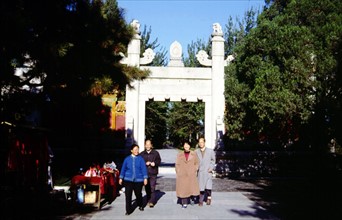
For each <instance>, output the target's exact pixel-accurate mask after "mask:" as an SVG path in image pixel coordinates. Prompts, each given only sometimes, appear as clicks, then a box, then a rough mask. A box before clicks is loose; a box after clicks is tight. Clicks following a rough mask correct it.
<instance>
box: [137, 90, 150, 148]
mask: <svg viewBox="0 0 342 220" xmlns="http://www.w3.org/2000/svg"><path fill="white" fill-rule="evenodd" d="M147 100H148V99H145V98H144V97H140V99H139V105H138V109H139V115H138V118H139V120H138V126H137V127H138V129H137V130H138V136H137V143H138V145H139V147H140V148H139V151H140V152H141V151H143V150H144V142H145V117H146V115H145V114H146V110H145V109H146V101H147Z"/></svg>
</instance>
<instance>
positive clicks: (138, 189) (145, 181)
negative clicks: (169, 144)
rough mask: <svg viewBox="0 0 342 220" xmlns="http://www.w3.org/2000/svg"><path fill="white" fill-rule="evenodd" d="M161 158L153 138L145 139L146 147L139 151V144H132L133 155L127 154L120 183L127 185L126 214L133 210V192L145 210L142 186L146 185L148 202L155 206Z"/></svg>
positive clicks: (141, 208) (140, 206)
mask: <svg viewBox="0 0 342 220" xmlns="http://www.w3.org/2000/svg"><path fill="white" fill-rule="evenodd" d="M160 163H161V158H160V155H159V153H158V151H156V150H154V149H153V146H152V143H151V140H146V141H145V149H144V151H142V152H141V153H139V146H138V145H137V144H133V145H132V146H131V155H129V156H127V157H126V158H125V160H124V162H123V164H122V168H121V172H120V176H119V184H120V185H123V186H124V187H125V197H126V215H130V214H131V213H132V212H133V209H134V207H133V206H132V194H133V192H134V195H135V197H136V203H137V206H138V207H139V210H140V211H144V206H143V198H142V188H143V186H145V191H146V197H147V201H148V202H147V204H148V206H149V207H150V208H153V207H154V205H155V203H156V193H155V191H156V184H157V176H158V167H159V165H160Z"/></svg>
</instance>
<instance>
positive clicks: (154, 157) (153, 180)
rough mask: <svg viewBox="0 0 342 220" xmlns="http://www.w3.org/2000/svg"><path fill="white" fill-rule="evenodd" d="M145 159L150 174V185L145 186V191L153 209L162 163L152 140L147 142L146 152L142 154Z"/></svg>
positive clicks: (149, 204) (148, 202) (148, 203)
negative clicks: (159, 169) (159, 168)
mask: <svg viewBox="0 0 342 220" xmlns="http://www.w3.org/2000/svg"><path fill="white" fill-rule="evenodd" d="M140 155H141V156H142V157H143V158H144V160H145V163H146V166H147V173H148V183H147V184H146V185H145V191H146V196H147V205H148V206H149V207H150V208H152V207H154V205H155V204H156V195H155V191H156V184H157V175H158V167H159V165H160V163H161V158H160V155H159V152H158V151H156V150H154V149H153V146H152V142H151V140H146V141H145V150H144V151H142V152H141V153H140Z"/></svg>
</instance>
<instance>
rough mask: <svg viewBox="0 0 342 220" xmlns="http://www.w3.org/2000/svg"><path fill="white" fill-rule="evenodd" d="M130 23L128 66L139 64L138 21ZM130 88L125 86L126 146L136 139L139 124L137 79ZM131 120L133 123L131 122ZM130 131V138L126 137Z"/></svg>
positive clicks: (137, 65)
mask: <svg viewBox="0 0 342 220" xmlns="http://www.w3.org/2000/svg"><path fill="white" fill-rule="evenodd" d="M131 25H132V26H133V27H134V29H135V31H136V34H135V35H134V37H133V39H132V40H131V42H130V43H129V44H128V48H127V59H126V64H127V65H128V66H136V67H139V66H140V63H139V62H140V39H141V37H140V35H139V34H140V33H139V23H138V21H133V22H132V23H131ZM131 86H132V88H130V87H128V86H126V118H129V119H130V120H126V125H125V126H126V146H130V145H132V144H133V143H136V142H137V141H138V125H139V120H138V117H139V108H137V106H139V103H138V102H139V81H137V80H136V81H134V82H132V83H131ZM132 122H133V123H132ZM128 133H131V136H132V138H127V136H128Z"/></svg>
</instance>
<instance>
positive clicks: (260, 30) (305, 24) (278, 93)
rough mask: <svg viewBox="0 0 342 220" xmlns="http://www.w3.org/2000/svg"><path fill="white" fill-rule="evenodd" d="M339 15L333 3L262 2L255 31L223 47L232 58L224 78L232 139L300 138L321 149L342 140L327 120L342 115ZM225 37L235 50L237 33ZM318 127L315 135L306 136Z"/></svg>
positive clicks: (341, 22) (340, 9) (341, 29)
mask: <svg viewBox="0 0 342 220" xmlns="http://www.w3.org/2000/svg"><path fill="white" fill-rule="evenodd" d="M341 12H342V3H341V2H340V1H337V0H325V1H318V0H317V1H309V0H303V1H291V0H287V1H286V0H279V1H268V2H267V5H266V7H265V11H263V12H262V13H261V14H260V15H259V16H258V20H257V26H256V27H255V28H247V29H249V33H248V34H246V36H244V37H243V39H241V40H240V41H239V42H237V43H236V45H235V47H234V48H233V50H232V49H231V48H228V51H229V53H232V52H233V53H235V54H236V55H237V59H236V61H235V63H233V64H232V66H231V67H229V68H228V69H227V75H226V99H227V109H228V110H227V111H228V113H227V120H226V123H227V126H228V128H230V129H228V136H229V137H231V138H234V137H235V138H241V135H240V134H241V133H242V132H241V131H239V129H241V130H249V131H253V132H254V133H255V134H256V135H258V134H261V133H264V134H266V135H267V136H268V137H269V138H276V139H278V140H287V139H288V138H291V139H296V138H298V135H299V134H302V136H305V135H306V137H311V139H312V140H311V142H312V143H315V142H316V143H315V144H317V145H321V146H324V142H325V143H326V142H327V140H328V139H329V138H333V137H338V136H341V135H339V134H340V132H341V129H340V126H337V125H336V124H335V125H334V123H332V122H331V121H330V119H332V118H334V119H335V120H337V119H339V118H340V115H341V114H339V113H337V112H338V111H340V110H341V104H340V103H341V99H340V97H341V95H340V94H341V90H340V89H338V88H340V87H339V85H341V82H340V78H338V74H337V73H338V72H339V71H340V70H339V69H340V66H339V63H340V61H341V59H340V57H341V56H340V52H341V49H340V48H341V47H340V45H341V36H342V14H341ZM247 24H248V23H247ZM247 26H248V25H247ZM228 27H232V22H230V23H229V24H228ZM229 30H230V32H229V34H228V35H227V37H228V38H227V39H228V41H227V42H228V44H227V45H228V46H232V45H233V44H232V42H233V41H232V39H233V38H232V36H234V35H233V34H234V33H235V34H236V32H237V31H236V30H235V31H232V30H234V29H232V28H230V29H229ZM233 46H234V45H233ZM338 79H339V80H338ZM234 84H235V85H234ZM229 87H230V88H229ZM234 88H240V90H238V89H237V91H242V92H241V93H242V94H241V93H238V92H237V91H234ZM241 88H244V89H243V90H242V89H241ZM238 99H240V101H239V102H238V101H236V100H238ZM234 100H235V101H234ZM332 103H336V104H337V106H336V105H335V107H332V106H334V104H332ZM239 108H240V110H241V111H242V112H244V113H243V114H242V113H240V112H238V111H237V110H238V109H239ZM234 110H235V111H234ZM229 112H230V113H233V114H235V115H229ZM327 119H328V120H327ZM310 125H311V126H310ZM317 126H318V127H319V128H320V129H321V131H320V132H317V133H314V131H313V130H305V129H306V128H307V127H312V128H314V127H317ZM315 129H316V128H315ZM316 130H317V129H316ZM310 132H311V134H310ZM312 134H313V135H312ZM315 134H317V135H315ZM315 139H317V140H318V139H320V140H321V141H314V140H315Z"/></svg>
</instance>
